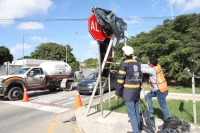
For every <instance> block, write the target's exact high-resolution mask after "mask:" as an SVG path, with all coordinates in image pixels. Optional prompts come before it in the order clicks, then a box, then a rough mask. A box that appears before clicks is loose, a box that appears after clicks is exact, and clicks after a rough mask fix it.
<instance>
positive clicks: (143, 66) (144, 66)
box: [141, 64, 155, 75]
mask: <svg viewBox="0 0 200 133" xmlns="http://www.w3.org/2000/svg"><path fill="white" fill-rule="evenodd" d="M141 71H142V73H147V74H150V75H153V74H154V73H155V70H154V69H153V68H152V67H150V66H149V65H148V64H141Z"/></svg>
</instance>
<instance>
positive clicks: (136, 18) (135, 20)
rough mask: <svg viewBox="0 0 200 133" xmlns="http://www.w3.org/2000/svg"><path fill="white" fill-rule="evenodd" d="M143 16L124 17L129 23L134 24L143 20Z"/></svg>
mask: <svg viewBox="0 0 200 133" xmlns="http://www.w3.org/2000/svg"><path fill="white" fill-rule="evenodd" d="M142 20H143V19H142V17H139V16H130V17H129V18H126V19H124V21H125V22H126V23H127V24H134V23H138V22H140V21H142Z"/></svg>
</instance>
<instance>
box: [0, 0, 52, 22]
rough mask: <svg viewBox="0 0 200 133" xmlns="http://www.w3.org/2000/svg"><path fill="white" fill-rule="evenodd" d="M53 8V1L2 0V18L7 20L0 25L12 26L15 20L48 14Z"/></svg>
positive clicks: (0, 4) (0, 3) (0, 11)
mask: <svg viewBox="0 0 200 133" xmlns="http://www.w3.org/2000/svg"><path fill="white" fill-rule="evenodd" d="M52 6H53V3H52V1H51V0H0V7H1V8H0V16H1V18H5V19H7V21H1V22H0V24H2V25H5V24H6V25H8V24H12V23H13V22H14V19H16V18H23V17H25V16H28V15H33V14H47V12H48V10H49V9H50V7H52Z"/></svg>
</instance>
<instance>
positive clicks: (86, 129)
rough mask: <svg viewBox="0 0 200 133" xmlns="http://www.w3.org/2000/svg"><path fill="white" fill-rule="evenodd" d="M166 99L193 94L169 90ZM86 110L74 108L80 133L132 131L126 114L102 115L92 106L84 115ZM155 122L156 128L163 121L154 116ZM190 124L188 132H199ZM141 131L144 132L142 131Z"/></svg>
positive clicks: (198, 129) (190, 97)
mask: <svg viewBox="0 0 200 133" xmlns="http://www.w3.org/2000/svg"><path fill="white" fill-rule="evenodd" d="M147 93H148V91H145V94H147ZM113 96H114V95H113ZM143 97H144V92H141V98H143ZM167 99H179V100H180V99H182V100H193V95H192V94H182V93H171V92H169V95H168V96H167ZM195 100H196V101H200V95H199V94H196V95H195ZM86 111H87V108H86V107H80V108H78V109H77V110H76V122H77V124H78V126H79V128H80V129H81V130H82V133H126V132H127V131H132V128H131V125H130V123H129V122H128V120H129V118H128V115H127V114H122V113H116V112H111V111H103V117H102V114H101V112H97V111H95V110H94V108H91V110H90V112H89V113H88V116H87V117H86ZM155 124H156V127H157V129H158V126H160V125H162V124H163V121H162V120H161V119H157V118H156V122H155ZM190 126H191V132H190V133H199V132H200V125H194V124H190ZM142 133H145V132H144V131H143V132H142Z"/></svg>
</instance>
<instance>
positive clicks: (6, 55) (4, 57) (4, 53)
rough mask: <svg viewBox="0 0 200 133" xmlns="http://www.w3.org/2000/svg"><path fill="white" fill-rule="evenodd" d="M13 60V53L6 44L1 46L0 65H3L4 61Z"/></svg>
mask: <svg viewBox="0 0 200 133" xmlns="http://www.w3.org/2000/svg"><path fill="white" fill-rule="evenodd" d="M8 61H9V62H12V61H13V55H12V54H10V50H9V49H8V48H6V47H5V46H0V65H3V63H4V62H8Z"/></svg>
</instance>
